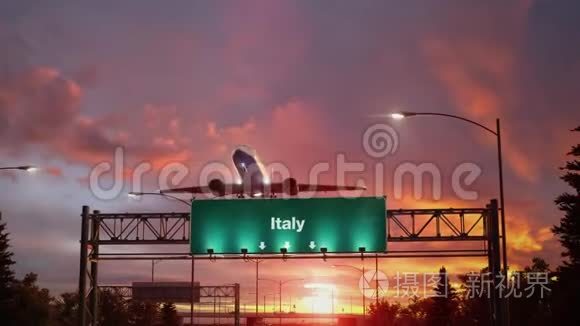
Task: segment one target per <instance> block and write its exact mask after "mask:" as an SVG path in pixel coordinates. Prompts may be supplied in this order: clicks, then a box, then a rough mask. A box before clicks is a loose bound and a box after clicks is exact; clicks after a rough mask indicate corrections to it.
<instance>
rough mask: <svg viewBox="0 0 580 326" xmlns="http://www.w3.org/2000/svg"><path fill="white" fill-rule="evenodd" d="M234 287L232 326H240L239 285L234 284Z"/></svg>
mask: <svg viewBox="0 0 580 326" xmlns="http://www.w3.org/2000/svg"><path fill="white" fill-rule="evenodd" d="M234 287H235V290H234V291H235V307H234V317H235V321H234V325H235V326H240V284H239V283H235V284H234Z"/></svg>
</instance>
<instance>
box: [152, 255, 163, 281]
mask: <svg viewBox="0 0 580 326" xmlns="http://www.w3.org/2000/svg"><path fill="white" fill-rule="evenodd" d="M160 262H162V260H155V259H151V283H155V265H157V264H159V263H160Z"/></svg>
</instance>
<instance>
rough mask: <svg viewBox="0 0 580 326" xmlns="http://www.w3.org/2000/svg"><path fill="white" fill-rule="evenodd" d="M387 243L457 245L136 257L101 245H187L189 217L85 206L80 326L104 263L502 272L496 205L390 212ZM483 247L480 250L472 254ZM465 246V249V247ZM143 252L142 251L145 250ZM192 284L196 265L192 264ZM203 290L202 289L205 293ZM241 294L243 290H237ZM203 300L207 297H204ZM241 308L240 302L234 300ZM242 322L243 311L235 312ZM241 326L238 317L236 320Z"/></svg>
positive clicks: (89, 317) (92, 314)
mask: <svg viewBox="0 0 580 326" xmlns="http://www.w3.org/2000/svg"><path fill="white" fill-rule="evenodd" d="M385 217H386V219H387V220H386V222H387V230H388V233H387V242H388V243H397V242H398V243H418V244H420V243H430V242H431V243H433V242H454V243H456V245H454V246H453V249H433V248H429V246H424V247H425V248H420V249H417V250H398V251H397V250H393V249H390V250H389V251H388V252H383V253H366V254H365V253H360V254H340V253H335V254H332V253H328V254H320V253H317V254H303V255H299V254H288V255H285V256H281V255H279V254H270V255H241V254H240V255H220V256H219V257H218V256H217V255H216V256H213V257H212V256H208V255H195V257H194V256H192V255H191V253H189V252H173V253H170V252H152V251H151V249H150V248H149V247H146V249H145V250H136V251H135V252H118V251H113V252H103V251H102V250H100V249H102V248H100V247H102V246H111V245H112V246H115V245H124V246H150V245H187V244H189V239H190V236H191V234H190V232H191V231H190V219H191V216H190V214H189V213H125V214H110V213H109V214H103V213H100V212H99V211H93V212H92V213H91V212H90V210H89V207H88V206H83V209H82V214H81V241H80V247H81V248H80V269H79V300H80V302H79V307H80V309H79V324H80V325H81V326H87V325H91V326H96V325H97V317H98V294H99V291H98V290H97V288H98V266H99V261H100V260H151V259H155V260H158V259H166V260H191V261H193V258H195V260H198V259H199V260H217V259H245V260H247V259H250V258H252V257H254V258H259V259H284V260H287V259H332V258H359V257H360V258H364V257H367V255H370V256H372V257H375V256H376V257H377V259H378V258H408V257H414V258H427V257H488V263H489V267H490V271H492V272H498V273H499V271H500V265H499V259H500V257H499V252H500V251H499V250H500V247H499V245H500V241H499V239H500V238H499V230H498V207H497V201H496V200H492V201H491V202H490V204H489V205H488V206H487V207H486V208H464V209H454V208H447V209H399V210H388V211H387V212H386V214H385ZM473 242H481V243H482V244H483V246H482V249H474V247H473V245H471V246H469V245H470V244H472V243H473ZM463 244H465V246H463ZM141 249H144V248H141ZM192 282H193V264H192ZM203 288H204V287H201V289H203ZM237 291H238V295H239V285H238V288H237ZM202 295H203V293H202ZM236 304H239V297H238V299H237V301H236ZM501 308H502V303H501V300H500V299H499V298H496V297H494V298H493V299H492V309H493V310H492V311H493V312H494V314H493V322H494V324H493V325H503V323H502V320H503V311H504V310H502V309H501ZM235 313H236V314H237V316H238V317H239V307H238V309H237V310H236V311H235ZM237 322H238V323H239V318H237Z"/></svg>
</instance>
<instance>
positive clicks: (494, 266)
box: [487, 199, 505, 326]
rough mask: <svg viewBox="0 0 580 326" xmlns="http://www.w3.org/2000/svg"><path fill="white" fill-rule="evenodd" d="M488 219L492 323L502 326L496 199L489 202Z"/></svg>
mask: <svg viewBox="0 0 580 326" xmlns="http://www.w3.org/2000/svg"><path fill="white" fill-rule="evenodd" d="M488 207H489V214H488V218H489V221H488V223H487V227H488V232H487V237H488V263H489V272H490V275H491V278H492V284H491V285H492V286H493V288H492V289H491V291H490V292H491V293H490V295H491V296H490V298H491V304H492V318H493V320H492V325H494V326H502V325H504V323H505V316H504V309H502V308H503V306H502V298H501V297H500V295H499V294H500V292H499V288H498V281H501V280H502V278H501V277H500V275H502V274H501V272H502V271H501V260H500V241H499V216H498V204H497V199H492V200H491V202H490V204H489V206H488Z"/></svg>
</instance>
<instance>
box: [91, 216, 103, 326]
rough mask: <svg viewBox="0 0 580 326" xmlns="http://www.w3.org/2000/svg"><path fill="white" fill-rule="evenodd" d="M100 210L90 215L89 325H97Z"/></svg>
mask: <svg viewBox="0 0 580 326" xmlns="http://www.w3.org/2000/svg"><path fill="white" fill-rule="evenodd" d="M100 213H101V212H100V211H97V210H95V211H93V216H92V217H91V232H90V233H91V239H90V244H91V247H92V253H91V256H90V257H89V258H90V261H91V286H90V289H91V291H90V295H91V296H90V310H91V316H92V323H91V325H93V326H95V325H97V318H98V314H99V287H98V279H99V266H98V263H99V262H98V259H99V229H100V224H101V220H100V218H99V216H98V215H99V214H100Z"/></svg>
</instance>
